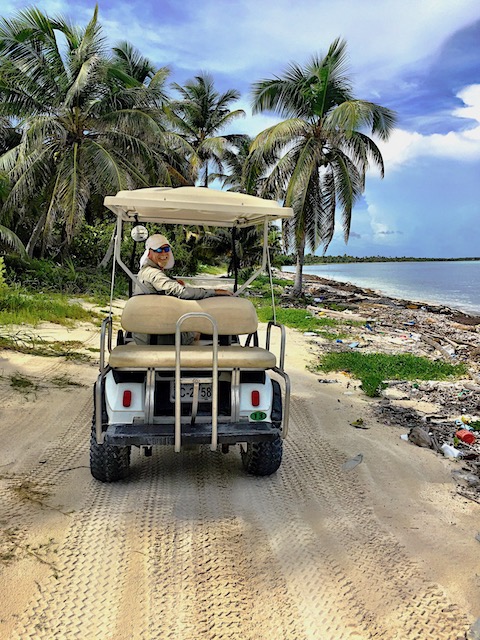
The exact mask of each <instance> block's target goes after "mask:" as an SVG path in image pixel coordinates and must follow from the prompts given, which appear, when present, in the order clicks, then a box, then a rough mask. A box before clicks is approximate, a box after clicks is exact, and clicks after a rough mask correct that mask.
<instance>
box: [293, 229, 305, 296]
mask: <svg viewBox="0 0 480 640" xmlns="http://www.w3.org/2000/svg"><path fill="white" fill-rule="evenodd" d="M304 259H305V237H303V238H302V239H301V240H300V242H299V244H298V245H297V266H296V269H295V281H294V283H293V295H294V296H301V295H302V291H303V282H302V276H303V262H304Z"/></svg>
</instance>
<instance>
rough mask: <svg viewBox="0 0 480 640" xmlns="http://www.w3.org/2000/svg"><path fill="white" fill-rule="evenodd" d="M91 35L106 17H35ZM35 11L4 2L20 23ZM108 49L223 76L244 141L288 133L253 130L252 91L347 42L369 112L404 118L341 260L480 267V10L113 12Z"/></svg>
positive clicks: (344, 2)
mask: <svg viewBox="0 0 480 640" xmlns="http://www.w3.org/2000/svg"><path fill="white" fill-rule="evenodd" d="M35 4H36V6H37V7H39V8H40V9H42V10H44V11H46V12H47V13H49V14H51V15H57V14H62V15H67V16H69V17H70V18H71V19H72V21H73V22H75V23H77V24H85V23H86V22H87V21H88V20H89V18H90V17H91V15H92V12H93V8H94V6H95V5H94V3H93V2H89V1H87V0H70V1H69V2H65V1H64V0H48V1H45V2H37V3H35ZM31 5H32V3H31V2H22V1H17V0H3V2H2V10H1V11H0V15H2V16H3V17H10V16H11V15H12V14H13V13H15V12H16V11H17V10H19V9H22V8H24V7H27V6H31ZM99 19H100V22H101V24H102V25H103V27H104V30H105V34H106V35H107V37H108V40H109V43H111V44H112V45H113V44H115V43H116V42H118V41H120V40H129V41H130V42H131V43H132V44H134V45H135V46H136V47H137V48H138V49H140V51H141V52H142V53H143V54H144V55H146V56H147V57H149V58H150V59H151V60H152V61H153V62H154V63H155V64H156V65H158V66H169V67H170V68H171V70H172V75H171V79H172V81H175V82H178V83H180V84H181V83H183V82H185V81H186V80H188V79H190V78H193V76H194V75H196V74H197V73H198V72H200V71H208V72H210V73H211V74H212V75H213V77H214V79H215V82H216V86H217V87H218V89H219V90H224V89H227V88H235V89H237V90H239V91H240V92H241V94H242V98H241V100H240V103H239V104H238V107H239V108H243V109H244V110H245V111H246V112H247V117H246V118H245V119H243V120H239V121H237V123H236V126H235V130H236V132H238V133H248V134H250V135H255V134H257V133H258V132H259V131H261V130H262V129H264V128H265V127H267V126H269V125H271V124H273V123H274V122H276V121H277V120H276V118H274V117H273V116H272V115H271V114H262V115H259V116H255V117H252V115H251V110H250V95H249V91H250V87H251V84H252V82H254V81H257V80H260V79H263V78H271V77H272V76H274V75H275V74H279V73H281V72H282V71H283V70H284V69H285V67H286V66H287V65H288V63H289V62H292V61H294V62H297V63H299V64H304V63H305V62H307V60H308V59H309V58H310V56H311V55H312V54H314V53H324V52H326V50H327V49H328V46H329V44H330V43H331V42H332V41H333V40H334V39H335V38H336V37H337V36H341V37H343V38H345V39H346V40H347V42H348V51H349V58H350V70H351V77H352V80H353V84H354V90H355V93H356V95H357V97H359V98H363V99H367V100H373V101H375V102H378V103H379V104H381V105H383V106H387V107H390V108H392V109H394V110H395V111H396V112H397V114H398V125H397V129H396V130H395V132H394V133H393V135H392V137H391V140H390V141H389V142H388V143H387V144H381V143H379V146H380V148H381V150H382V153H383V155H384V159H385V165H386V175H385V178H384V179H383V180H381V179H380V178H379V177H378V175H376V174H374V173H373V172H372V173H370V174H369V175H368V177H367V187H366V190H365V194H364V197H363V199H362V201H361V202H359V204H358V205H357V206H356V208H355V210H354V213H353V218H352V226H351V234H350V240H349V242H348V245H346V244H345V243H344V241H343V236H342V233H341V229H340V228H339V232H338V234H336V235H335V238H334V240H333V241H332V243H331V245H330V247H329V249H328V252H327V253H328V254H329V255H337V254H344V253H347V254H350V255H355V256H364V255H384V256H417V257H463V256H464V257H466V256H480V223H479V218H480V215H479V214H480V190H479V182H480V55H479V45H480V3H479V2H478V0H295V2H292V0H230V1H229V0H223V2H222V1H220V0H202V1H201V2H200V1H198V0H182V2H180V1H178V0H142V1H141V2H139V1H136V0H129V1H125V2H112V1H110V0H109V1H100V2H99Z"/></svg>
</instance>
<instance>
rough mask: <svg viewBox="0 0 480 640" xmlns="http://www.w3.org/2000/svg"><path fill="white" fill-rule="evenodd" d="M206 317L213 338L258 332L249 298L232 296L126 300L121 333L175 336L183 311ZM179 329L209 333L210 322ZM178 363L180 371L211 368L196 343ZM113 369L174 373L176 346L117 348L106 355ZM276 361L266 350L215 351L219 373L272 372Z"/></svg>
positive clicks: (192, 321) (205, 350)
mask: <svg viewBox="0 0 480 640" xmlns="http://www.w3.org/2000/svg"><path fill="white" fill-rule="evenodd" d="M192 312H194V313H206V314H208V315H210V316H212V317H213V318H214V319H215V321H216V323H217V327H218V335H219V336H226V335H249V334H253V333H255V332H256V331H257V328H258V319H257V314H256V311H255V308H254V306H253V305H252V303H251V302H250V301H249V300H246V299H244V298H237V297H223V296H221V297H220V296H219V297H212V298H204V299H202V300H180V299H179V298H175V297H172V296H162V295H155V294H152V295H148V294H147V295H138V296H133V297H132V298H130V299H129V300H128V301H127V302H126V304H125V308H124V310H123V313H122V320H121V324H122V327H123V329H124V330H125V331H129V332H132V333H140V334H151V335H168V334H175V328H176V323H177V320H178V319H179V318H180V317H181V316H182V315H184V314H186V313H192ZM181 329H182V331H199V332H200V333H205V334H211V333H212V324H211V322H210V321H209V320H208V318H205V317H194V318H187V319H186V320H185V321H184V323H183V324H182V327H181ZM180 355H181V358H180V364H181V367H182V368H184V369H208V368H210V367H211V366H212V348H211V347H209V346H201V345H188V346H182V348H181V352H180ZM109 365H110V367H111V368H112V369H146V368H155V369H174V368H175V347H174V346H172V345H143V344H142V345H138V344H135V343H133V342H131V343H128V344H125V345H118V346H117V347H115V348H114V349H113V350H112V351H111V353H110V356H109ZM275 366H276V358H275V355H274V354H273V353H271V352H270V351H268V350H267V349H262V348H261V347H255V346H241V345H239V344H234V345H231V346H219V347H218V368H219V369H233V368H240V369H257V370H258V369H273V368H274V367H275Z"/></svg>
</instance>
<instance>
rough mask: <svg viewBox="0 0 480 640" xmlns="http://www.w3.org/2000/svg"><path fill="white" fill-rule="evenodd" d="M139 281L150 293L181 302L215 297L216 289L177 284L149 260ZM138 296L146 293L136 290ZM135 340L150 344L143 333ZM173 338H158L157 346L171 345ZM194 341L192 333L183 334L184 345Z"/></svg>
mask: <svg viewBox="0 0 480 640" xmlns="http://www.w3.org/2000/svg"><path fill="white" fill-rule="evenodd" d="M137 277H138V279H139V281H140V282H141V283H142V284H143V286H144V287H145V288H146V289H148V293H153V294H155V293H157V294H163V295H167V296H174V297H175V298H180V299H181V300H201V299H202V298H211V297H212V296H214V295H215V290H214V289H205V288H204V287H192V286H190V285H183V284H180V282H177V280H175V279H174V278H170V276H167V274H166V273H165V272H164V271H163V269H160V267H158V266H157V265H156V264H155V263H154V262H152V261H151V260H149V259H148V258H147V260H146V261H145V264H144V265H143V267H142V268H141V269H140V271H139V272H138V276H137ZM135 293H136V294H142V293H145V292H144V291H143V290H142V289H140V287H137V288H136V290H135ZM133 337H134V340H135V342H136V343H137V344H149V336H148V335H145V334H143V333H135V334H134V336H133ZM172 340H173V338H172V336H158V338H157V344H165V343H167V344H171V343H172ZM193 340H194V334H193V333H192V332H191V331H185V332H182V344H191V343H192V342H193Z"/></svg>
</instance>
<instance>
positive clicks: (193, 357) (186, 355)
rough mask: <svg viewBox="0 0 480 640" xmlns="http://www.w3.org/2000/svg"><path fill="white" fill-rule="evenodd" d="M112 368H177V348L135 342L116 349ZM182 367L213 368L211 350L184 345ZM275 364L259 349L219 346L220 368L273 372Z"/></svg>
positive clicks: (271, 355)
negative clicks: (268, 370)
mask: <svg viewBox="0 0 480 640" xmlns="http://www.w3.org/2000/svg"><path fill="white" fill-rule="evenodd" d="M108 363H109V365H110V366H111V367H112V369H122V368H125V369H135V368H141V369H146V368H147V367H153V368H155V369H174V368H175V347H174V346H170V345H138V344H134V343H130V344H125V345H120V346H118V347H115V348H114V349H113V350H112V351H111V353H110V357H109V362H108ZM180 364H181V366H182V368H185V369H202V368H206V369H208V368H210V367H211V366H212V347H208V346H207V347H202V346H198V345H192V346H183V347H182V349H181V361H180ZM275 365H276V358H275V355H274V354H273V353H271V352H270V351H267V350H266V349H262V348H260V347H242V346H240V345H232V346H229V347H218V367H219V369H233V368H235V367H238V368H240V369H272V368H273V367H275Z"/></svg>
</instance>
